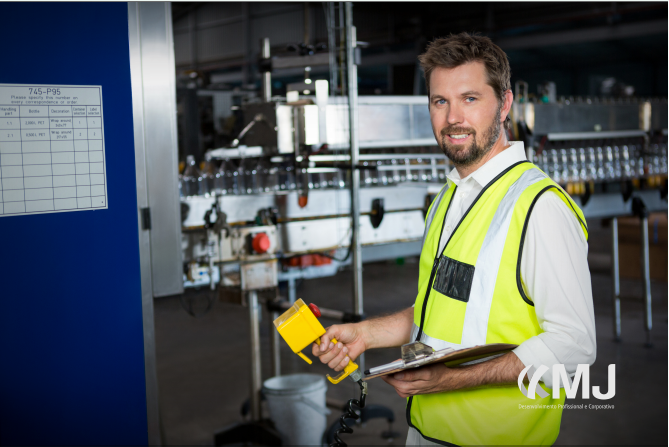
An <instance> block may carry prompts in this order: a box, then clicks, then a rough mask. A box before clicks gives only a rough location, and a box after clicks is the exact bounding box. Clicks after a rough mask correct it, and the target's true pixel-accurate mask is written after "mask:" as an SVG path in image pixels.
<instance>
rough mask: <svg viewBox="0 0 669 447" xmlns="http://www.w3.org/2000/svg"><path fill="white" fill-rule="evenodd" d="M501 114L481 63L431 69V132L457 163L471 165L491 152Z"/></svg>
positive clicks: (445, 151)
mask: <svg viewBox="0 0 669 447" xmlns="http://www.w3.org/2000/svg"><path fill="white" fill-rule="evenodd" d="M501 113H502V105H501V104H500V103H499V100H498V98H497V96H496V95H495V91H494V90H493V88H492V87H491V86H490V85H488V83H487V78H486V69H485V65H483V63H482V62H470V63H467V64H464V65H460V66H458V67H455V68H442V67H437V68H435V69H434V70H433V71H432V74H431V76H430V120H431V122H432V131H433V132H434V136H435V138H436V139H437V141H438V142H439V146H440V147H441V149H442V150H443V151H444V154H446V156H447V157H448V158H449V159H450V160H451V161H452V162H453V163H454V164H455V165H456V166H458V167H467V166H471V165H473V164H475V163H477V162H478V161H479V160H481V159H482V158H483V157H484V156H485V155H486V154H487V153H488V152H490V150H491V149H492V147H493V146H494V144H495V142H497V140H498V138H499V135H500V132H501V122H502V120H501ZM505 118H506V113H505Z"/></svg>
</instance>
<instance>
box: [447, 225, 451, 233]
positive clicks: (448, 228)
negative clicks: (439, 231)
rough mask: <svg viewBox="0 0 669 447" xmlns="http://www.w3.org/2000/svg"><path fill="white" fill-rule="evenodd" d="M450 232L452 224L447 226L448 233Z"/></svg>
mask: <svg viewBox="0 0 669 447" xmlns="http://www.w3.org/2000/svg"><path fill="white" fill-rule="evenodd" d="M450 232H451V226H450V225H449V226H447V227H446V233H450Z"/></svg>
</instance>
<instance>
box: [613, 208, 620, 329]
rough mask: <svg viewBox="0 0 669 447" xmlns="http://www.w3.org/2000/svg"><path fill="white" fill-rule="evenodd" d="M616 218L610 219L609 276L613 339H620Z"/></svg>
mask: <svg viewBox="0 0 669 447" xmlns="http://www.w3.org/2000/svg"><path fill="white" fill-rule="evenodd" d="M618 259H619V258H618V218H617V217H614V218H613V219H611V277H612V279H613V284H612V285H613V339H614V340H615V341H620V334H621V325H620V269H619V264H618Z"/></svg>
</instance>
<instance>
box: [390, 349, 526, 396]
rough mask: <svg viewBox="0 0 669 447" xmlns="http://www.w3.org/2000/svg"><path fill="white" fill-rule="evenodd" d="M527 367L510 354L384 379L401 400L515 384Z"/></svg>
mask: <svg viewBox="0 0 669 447" xmlns="http://www.w3.org/2000/svg"><path fill="white" fill-rule="evenodd" d="M524 368H525V365H523V362H521V361H520V359H519V358H518V357H517V356H516V354H514V353H513V352H510V353H508V354H504V355H503V356H501V357H497V358H495V359H492V360H488V361H487V362H481V363H477V364H476V365H471V366H461V367H456V368H449V367H447V366H445V365H444V364H443V363H438V364H435V365H429V366H423V367H422V368H418V369H415V370H410V371H402V372H400V373H395V374H389V375H387V376H382V377H381V378H382V379H383V380H384V381H386V383H388V384H390V385H391V386H392V387H393V388H395V391H397V394H399V395H400V396H401V397H409V396H415V395H417V394H431V393H442V392H446V391H454V390H460V389H463V388H473V387H477V386H484V385H491V384H500V383H508V384H512V383H516V382H517V381H518V375H520V372H521V371H522V370H523V369H524Z"/></svg>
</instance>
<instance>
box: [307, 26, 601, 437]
mask: <svg viewBox="0 0 669 447" xmlns="http://www.w3.org/2000/svg"><path fill="white" fill-rule="evenodd" d="M420 62H421V64H422V67H423V69H424V72H425V78H426V83H427V90H428V97H429V110H430V120H431V122H432V129H433V131H434V135H435V137H436V139H437V141H438V142H439V145H440V147H441V149H442V150H443V151H444V153H445V154H446V156H447V157H449V158H450V159H451V161H452V162H453V164H454V165H455V169H454V170H453V171H452V172H451V173H450V174H449V175H448V183H447V185H445V187H444V188H443V189H442V190H441V192H440V194H439V195H438V196H437V197H436V198H435V200H434V202H433V203H432V206H431V207H430V210H429V212H428V216H427V219H426V229H425V237H424V241H423V250H422V252H421V257H420V272H419V280H418V296H417V298H416V301H415V306H414V307H412V308H408V309H406V310H403V311H400V312H398V313H396V314H393V315H390V316H386V317H381V318H377V319H371V320H367V321H363V322H361V323H356V324H346V325H335V326H331V327H330V328H328V330H327V333H326V334H325V335H324V336H323V337H322V338H321V340H322V343H321V345H320V346H318V345H315V344H314V346H313V353H314V355H316V356H319V357H320V360H321V362H323V363H327V364H328V365H329V366H330V367H332V368H334V369H335V370H336V371H340V370H342V369H343V368H344V366H346V364H347V363H348V361H349V359H355V358H357V357H358V356H359V355H360V354H361V353H363V352H364V351H366V350H367V349H372V348H381V347H393V346H401V345H402V344H404V343H409V342H412V341H416V340H420V341H422V342H424V343H426V344H428V345H430V346H432V347H433V348H434V349H443V348H446V347H449V346H451V347H454V348H456V349H459V348H465V347H471V346H476V345H482V344H485V343H514V344H518V345H519V346H518V348H516V349H515V350H514V351H513V352H510V353H508V354H505V355H503V356H500V357H497V358H494V359H492V360H489V361H486V362H482V363H478V364H474V365H469V366H462V367H456V368H448V367H446V366H444V365H443V364H436V365H431V366H428V367H423V368H420V369H416V370H411V371H410V372H403V373H397V374H394V375H393V376H385V377H384V380H385V381H386V382H387V383H388V384H390V385H391V386H392V387H394V388H395V390H396V391H397V393H398V394H399V395H400V396H402V397H407V398H408V400H407V422H408V424H409V426H410V428H409V434H408V437H407V445H432V444H442V445H451V444H487V445H494V444H497V445H499V444H552V443H553V442H555V439H556V438H557V435H558V433H559V427H560V419H561V415H562V410H561V409H558V408H550V407H548V408H545V407H539V408H532V409H522V408H521V405H528V404H532V405H537V404H538V405H549V406H554V407H557V406H558V404H561V403H564V392H562V393H561V397H560V398H558V399H553V398H552V393H550V392H551V391H552V390H551V388H549V387H551V386H552V377H551V374H550V373H549V374H545V375H544V376H543V378H542V380H543V382H544V388H546V389H547V390H548V391H549V393H550V395H549V396H547V397H544V398H540V397H538V396H537V398H536V399H535V400H530V399H528V398H527V397H526V396H524V395H523V394H522V393H521V391H520V390H519V389H518V386H517V381H518V376H519V375H520V373H521V372H522V371H523V370H524V369H525V368H526V367H530V369H529V370H528V373H527V376H526V379H527V378H531V377H532V375H533V374H534V372H535V371H536V369H537V368H538V367H539V366H541V365H545V366H547V367H548V368H549V369H552V366H553V365H554V364H560V363H561V364H564V365H565V367H566V369H567V371H568V372H569V373H570V374H572V375H573V373H574V372H575V371H576V366H577V365H578V364H583V363H587V364H592V363H593V362H594V360H595V352H596V346H595V323H594V314H593V305H592V290H591V284H590V274H589V270H588V264H587V227H586V224H585V219H584V218H583V215H582V213H581V211H580V210H579V209H578V207H577V206H576V205H575V204H574V202H573V201H572V200H571V199H570V198H569V196H568V195H567V194H566V193H565V192H564V191H563V190H562V189H561V188H560V187H559V186H558V185H557V184H555V183H554V182H553V181H552V180H551V179H550V178H548V177H547V176H546V175H545V174H544V173H543V172H541V171H540V170H539V169H538V168H536V166H534V165H532V164H531V163H529V162H527V160H526V157H525V150H524V147H523V143H522V142H509V141H508V140H507V135H506V132H505V131H504V128H505V125H508V114H509V111H510V109H511V105H512V102H513V94H512V93H511V88H510V87H511V86H510V68H509V63H508V60H507V57H506V54H505V53H504V52H503V51H502V50H501V49H500V48H499V47H498V46H496V45H495V44H493V43H492V42H491V41H490V40H489V39H488V38H485V37H481V36H472V35H468V34H460V35H456V36H450V37H448V38H445V39H437V40H436V41H434V42H432V43H431V44H430V45H429V46H428V48H427V51H426V52H425V53H424V54H423V55H421V56H420ZM333 337H334V338H336V339H337V340H339V343H338V344H337V346H334V345H333V344H332V343H331V342H330V340H331V339H332V338H333ZM537 390H538V389H537ZM542 394H543V395H546V394H545V393H542Z"/></svg>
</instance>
